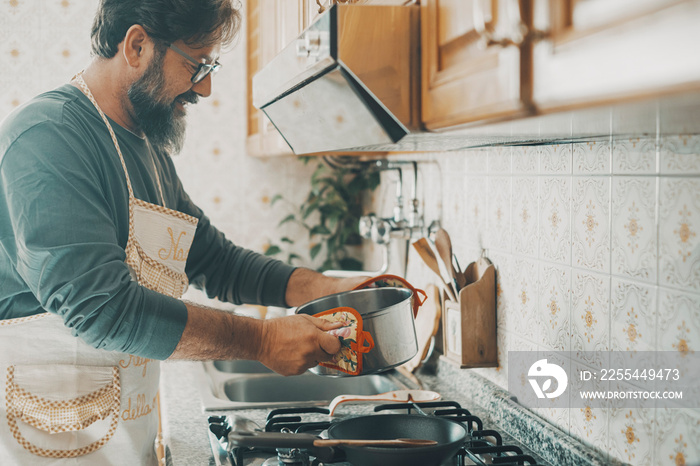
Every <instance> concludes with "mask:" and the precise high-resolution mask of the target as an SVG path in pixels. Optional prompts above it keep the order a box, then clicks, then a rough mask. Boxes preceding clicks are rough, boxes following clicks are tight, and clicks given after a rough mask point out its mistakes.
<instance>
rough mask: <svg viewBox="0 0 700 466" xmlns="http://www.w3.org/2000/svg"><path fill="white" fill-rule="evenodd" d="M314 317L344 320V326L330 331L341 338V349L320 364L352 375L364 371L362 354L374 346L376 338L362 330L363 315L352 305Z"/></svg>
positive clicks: (334, 320)
mask: <svg viewBox="0 0 700 466" xmlns="http://www.w3.org/2000/svg"><path fill="white" fill-rule="evenodd" d="M314 317H319V318H321V319H324V320H327V321H329V322H342V323H343V326H342V327H340V328H336V329H333V330H329V331H328V333H329V334H331V335H334V336H336V337H338V339H339V340H340V351H338V352H337V353H335V354H334V355H333V357H332V358H331V360H330V361H327V362H321V363H319V365H320V366H323V367H328V368H331V369H337V370H339V371H342V372H345V373H347V374H350V375H358V374H360V373H361V372H362V355H363V354H364V353H367V352H369V350H371V349H372V348H374V340H373V339H372V335H370V334H369V332H366V331H363V330H362V316H361V315H360V313H359V312H357V311H356V310H355V309H353V308H351V307H336V308H334V309H329V310H327V311H323V312H319V313H318V314H315V315H314Z"/></svg>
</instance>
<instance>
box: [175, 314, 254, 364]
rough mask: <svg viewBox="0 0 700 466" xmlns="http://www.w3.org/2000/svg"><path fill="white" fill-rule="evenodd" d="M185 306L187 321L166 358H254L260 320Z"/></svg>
mask: <svg viewBox="0 0 700 466" xmlns="http://www.w3.org/2000/svg"><path fill="white" fill-rule="evenodd" d="M185 305H186V306H187V314H188V318H187V325H186V326H185V330H184V332H183V334H182V338H181V339H180V342H179V343H178V345H177V347H176V348H175V351H174V352H173V354H172V355H171V356H170V359H193V360H213V359H256V358H257V357H258V354H259V352H260V342H261V340H262V332H263V329H262V327H263V321H260V320H256V319H252V318H249V317H244V316H238V315H235V314H233V313H231V312H225V311H219V310H217V309H211V308H208V307H204V306H200V305H197V304H194V303H190V302H185Z"/></svg>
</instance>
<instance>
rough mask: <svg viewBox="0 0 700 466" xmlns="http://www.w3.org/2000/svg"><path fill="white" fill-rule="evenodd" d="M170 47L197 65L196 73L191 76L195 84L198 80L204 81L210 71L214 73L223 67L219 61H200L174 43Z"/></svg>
mask: <svg viewBox="0 0 700 466" xmlns="http://www.w3.org/2000/svg"><path fill="white" fill-rule="evenodd" d="M168 47H169V48H171V49H173V50H174V51H176V52H177V53H179V54H180V55H182V56H183V57H185V58H186V59H188V60H189V61H190V62H192V63H193V64H194V65H196V66H197V69H196V70H195V72H194V74H193V75H192V78H190V81H192V83H193V84H197V83H198V82H200V81H202V80H203V79H204V78H206V77H207V76H208V75H209V73H211V74H214V73H216V72H217V71H219V68H221V63H219V62H218V61H215V62H214V63H202V62H198V61H197V60H195V59H194V58H192V57H190V56H189V55H187V54H186V53H185V52H183V51H182V50H180V49H179V48H177V47H175V46H174V45H173V44H168Z"/></svg>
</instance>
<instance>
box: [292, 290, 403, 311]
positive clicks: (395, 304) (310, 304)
mask: <svg viewBox="0 0 700 466" xmlns="http://www.w3.org/2000/svg"><path fill="white" fill-rule="evenodd" d="M385 290H386V291H385ZM387 291H392V292H399V293H406V297H405V298H403V299H401V300H400V301H397V302H395V303H393V304H390V305H388V306H384V307H381V308H379V309H375V310H373V311H370V312H366V313H361V314H362V318H363V319H366V318H368V317H369V316H373V317H374V316H377V315H380V313H382V312H383V311H385V310H387V309H391V308H392V307H394V306H397V305H400V304H403V303H404V302H405V301H407V300H413V299H414V294H415V293H414V292H413V291H412V290H410V289H408V288H400V287H383V288H362V289H360V290H350V291H341V292H340V293H333V294H329V295H326V296H321V297H320V298H316V299H314V300H313V301H309V302H308V303H305V304H302V305H301V306H298V307H297V308H296V310H295V311H294V313H295V314H308V315H313V314H310V313H308V312H304V311H303V309H305V308H309V307H313V306H314V305H316V304H318V303H320V302H323V301H325V300H331V299H332V298H336V297H338V296H350V295H354V294H360V293H371V292H373V293H377V292H379V293H386V292H387ZM333 307H336V306H333ZM333 307H329V308H328V309H332V308H333ZM319 312H321V311H319Z"/></svg>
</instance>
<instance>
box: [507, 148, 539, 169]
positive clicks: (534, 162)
mask: <svg viewBox="0 0 700 466" xmlns="http://www.w3.org/2000/svg"><path fill="white" fill-rule="evenodd" d="M541 147H542V146H513V148H512V151H513V152H512V153H513V173H517V174H528V175H534V174H536V173H537V169H538V167H539V158H540V148H541Z"/></svg>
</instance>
